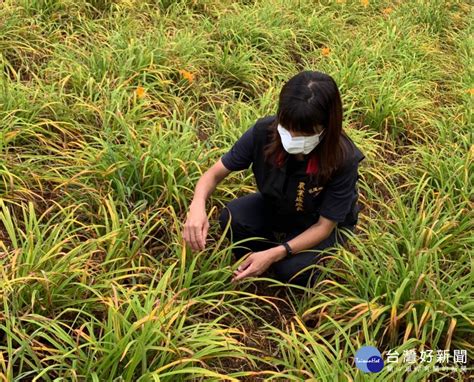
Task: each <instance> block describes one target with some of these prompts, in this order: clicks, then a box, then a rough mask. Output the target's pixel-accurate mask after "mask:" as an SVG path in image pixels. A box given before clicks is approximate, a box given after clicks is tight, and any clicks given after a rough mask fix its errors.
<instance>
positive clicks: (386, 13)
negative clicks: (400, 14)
mask: <svg viewBox="0 0 474 382" xmlns="http://www.w3.org/2000/svg"><path fill="white" fill-rule="evenodd" d="M392 11H393V8H391V7H387V8H385V9H384V10H383V11H382V12H383V14H384V15H389V14H390V13H392Z"/></svg>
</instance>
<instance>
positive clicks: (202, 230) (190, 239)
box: [183, 205, 209, 251]
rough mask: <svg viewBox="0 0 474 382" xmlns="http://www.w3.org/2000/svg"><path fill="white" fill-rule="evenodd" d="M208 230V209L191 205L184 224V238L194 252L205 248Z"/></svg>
mask: <svg viewBox="0 0 474 382" xmlns="http://www.w3.org/2000/svg"><path fill="white" fill-rule="evenodd" d="M208 230H209V220H208V219H207V214H206V209H205V208H202V207H198V208H196V207H194V206H193V205H191V206H190V208H189V212H188V214H187V217H186V223H184V230H183V238H184V240H185V241H186V243H188V244H189V245H190V246H191V249H192V250H193V251H198V250H203V249H204V248H205V246H206V237H207V231H208Z"/></svg>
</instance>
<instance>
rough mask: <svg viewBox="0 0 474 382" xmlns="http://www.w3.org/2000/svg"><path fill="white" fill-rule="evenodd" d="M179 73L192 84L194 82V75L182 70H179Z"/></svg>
mask: <svg viewBox="0 0 474 382" xmlns="http://www.w3.org/2000/svg"><path fill="white" fill-rule="evenodd" d="M179 72H180V73H181V75H182V76H183V77H184V78H186V79H187V80H188V81H189V82H193V81H194V74H192V73H191V72H188V71H187V70H184V69H181V70H179Z"/></svg>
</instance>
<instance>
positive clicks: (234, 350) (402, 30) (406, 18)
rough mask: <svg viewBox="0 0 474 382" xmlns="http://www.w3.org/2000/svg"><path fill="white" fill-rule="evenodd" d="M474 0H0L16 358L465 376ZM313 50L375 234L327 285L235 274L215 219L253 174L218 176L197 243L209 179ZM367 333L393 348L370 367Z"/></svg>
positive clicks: (5, 367)
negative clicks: (190, 241)
mask: <svg viewBox="0 0 474 382" xmlns="http://www.w3.org/2000/svg"><path fill="white" fill-rule="evenodd" d="M472 16H473V8H472V6H471V5H470V4H469V2H468V1H460V0H454V1H443V0H412V1H408V0H407V1H405V0H399V1H384V0H365V1H364V0H362V1H361V0H337V1H336V0H335V1H329V0H328V1H311V0H262V1H250V0H241V1H231V0H193V1H191V0H188V1H184V0H176V1H172V0H161V1H160V0H156V1H151V0H89V1H85V0H3V1H1V0H0V126H1V127H0V150H1V154H0V381H2V382H3V381H115V382H119V381H139V382H145V381H162V382H165V381H171V382H175V381H185V380H186V381H219V380H228V381H264V380H265V381H266V380H269V381H270V380H272V381H273V380H275V381H328V382H332V381H463V380H468V379H469V375H470V374H472V366H473V362H472V360H473V359H474V326H473V325H474V322H473V321H474V299H473V285H472V282H473V271H472V267H473V252H474V251H473V247H474V246H473V244H474V235H473V232H474V216H473V204H474V200H473V191H472V190H473V186H474V175H473V159H474V148H473V147H474V146H473V133H472V131H473V130H472V126H473V125H472V122H473V118H472V109H473V94H474V77H473V73H474V71H473V66H472V47H473V42H474V41H473V34H472V20H473V17H472ZM305 69H309V70H318V71H322V72H325V73H328V74H330V75H331V76H332V77H333V78H334V79H335V81H336V82H337V84H338V86H339V89H340V92H341V96H342V100H343V106H344V128H345V131H346V132H347V133H348V135H349V136H350V137H351V138H352V139H353V141H354V142H355V143H356V144H357V145H358V147H359V148H360V149H361V150H362V151H363V153H364V154H365V156H366V159H365V160H364V161H363V162H362V165H361V168H360V181H359V189H360V203H361V206H362V210H361V213H360V217H359V225H358V227H357V230H356V232H357V235H356V236H355V237H354V238H352V239H351V240H350V242H349V243H348V245H346V246H345V247H340V248H339V249H338V251H337V254H335V255H331V256H329V255H328V256H327V257H326V258H325V260H324V261H323V262H321V263H320V264H319V265H318V268H319V270H320V276H319V278H318V282H317V284H316V286H315V287H314V288H303V287H298V286H296V285H290V284H282V283H279V282H277V281H275V280H272V279H270V278H265V277H263V278H262V277H259V278H249V279H245V280H243V281H242V282H239V283H237V284H234V283H231V278H232V272H233V270H234V269H235V267H236V266H237V265H236V263H235V262H234V261H233V258H232V247H233V246H234V245H236V244H235V243H234V244H232V243H230V242H229V240H228V239H227V238H225V236H224V235H223V232H222V231H221V230H220V227H219V225H218V221H217V218H218V216H219V212H220V210H221V208H222V207H223V206H224V205H225V203H227V202H229V201H230V200H232V199H233V198H236V197H238V196H242V195H245V194H247V193H249V192H254V191H255V190H256V185H255V183H254V179H253V174H252V172H251V170H246V171H240V172H233V173H231V174H230V175H229V176H228V177H227V178H226V179H225V180H224V181H223V182H222V183H220V184H219V185H218V187H217V189H216V190H215V192H214V193H213V195H212V196H211V198H210V199H209V200H208V205H207V207H208V208H207V211H208V213H209V219H210V222H211V227H210V230H209V236H208V242H207V247H206V248H205V250H203V251H196V252H193V251H191V249H190V248H189V247H187V248H186V245H185V243H184V241H183V238H182V228H183V224H184V221H185V218H186V213H187V209H188V206H189V204H190V202H191V200H192V197H193V192H194V187H195V185H196V183H197V181H198V180H199V178H200V176H201V175H202V174H203V173H204V172H205V171H206V170H207V169H208V168H209V167H210V166H211V165H212V164H213V163H215V161H217V160H218V159H219V158H220V157H221V156H222V155H223V154H224V153H225V152H227V151H228V150H229V149H230V147H231V146H232V145H233V143H234V142H235V141H236V140H237V139H238V138H239V137H240V135H241V134H242V133H243V132H244V131H245V130H247V129H248V128H249V127H250V126H252V124H253V123H254V122H255V121H256V120H257V119H258V118H260V117H263V116H266V115H270V114H274V113H275V112H276V107H277V102H278V94H279V92H280V90H281V86H282V85H283V83H284V82H285V81H287V80H288V79H289V78H291V77H292V76H293V75H295V74H296V73H298V72H299V71H300V70H305ZM362 345H372V346H375V347H377V348H378V349H379V350H380V352H381V353H382V355H383V359H384V362H385V367H384V368H383V370H382V371H380V372H378V373H363V372H362V371H361V370H359V369H358V368H357V367H356V365H355V361H354V355H355V353H356V351H357V350H358V349H359V348H360V347H361V346H362ZM443 350H447V351H448V352H449V354H450V355H451V357H450V358H449V359H448V361H447V362H445V363H443V362H442V360H439V359H437V357H436V354H437V353H438V352H440V351H441V352H442V351H443ZM430 351H432V352H433V355H434V356H433V358H432V360H431V362H430V361H429V360H426V359H424V360H423V359H422V358H421V357H420V355H422V354H425V355H426V354H429V352H430ZM410 352H411V354H413V352H415V353H416V355H417V358H416V362H415V363H409V362H406V361H407V358H404V356H406V355H407V354H409V353H410ZM455 353H457V355H458V357H457V358H456V357H455V356H454V354H455ZM394 354H398V355H399V357H398V362H388V361H389V358H388V356H389V355H391V357H392V358H391V360H393V359H394V358H393V357H394ZM459 355H462V357H459ZM410 365H411V367H412V368H411V370H410V369H409V368H408V366H410ZM414 366H422V367H418V368H417V369H416V368H415V367H414Z"/></svg>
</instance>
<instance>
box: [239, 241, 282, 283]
mask: <svg viewBox="0 0 474 382" xmlns="http://www.w3.org/2000/svg"><path fill="white" fill-rule="evenodd" d="M280 252H281V251H276V248H270V249H267V250H265V251H259V252H252V253H251V254H250V255H248V257H247V258H246V259H245V260H244V261H243V262H242V264H240V265H239V267H238V268H237V269H236V270H235V271H234V277H233V278H232V280H231V281H237V280H241V279H243V278H244V277H252V276H258V275H261V274H262V273H263V272H265V271H266V270H267V269H268V268H269V267H270V265H272V263H274V262H275V261H278V260H280V259H281V258H282V256H281V254H280Z"/></svg>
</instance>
